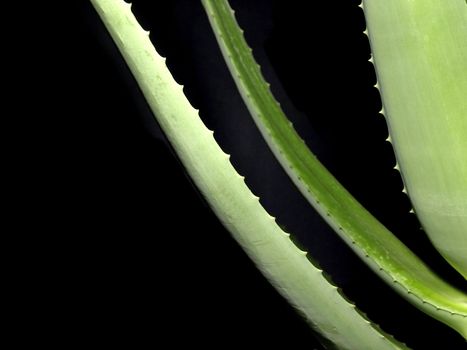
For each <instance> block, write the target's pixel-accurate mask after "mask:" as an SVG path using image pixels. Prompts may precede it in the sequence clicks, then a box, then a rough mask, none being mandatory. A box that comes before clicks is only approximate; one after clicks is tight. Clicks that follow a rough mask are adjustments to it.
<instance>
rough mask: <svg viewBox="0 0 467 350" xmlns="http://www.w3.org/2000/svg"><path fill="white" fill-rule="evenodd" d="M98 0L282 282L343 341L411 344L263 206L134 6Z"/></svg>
mask: <svg viewBox="0 0 467 350" xmlns="http://www.w3.org/2000/svg"><path fill="white" fill-rule="evenodd" d="M91 2H92V4H93V5H94V7H95V8H96V10H97V12H98V13H99V15H100V16H101V18H102V20H103V22H104V23H105V25H106V27H107V29H108V31H109V32H110V34H111V36H112V38H113V40H114V41H115V43H116V45H117V46H118V48H119V49H120V51H121V53H122V55H123V57H124V58H125V60H126V62H127V64H128V66H129V68H130V69H131V71H132V73H133V75H134V76H135V78H136V80H137V82H138V84H139V86H140V88H141V90H142V92H143V94H144V96H145V98H146V100H147V101H148V103H149V105H150V107H151V109H152V111H153V112H154V115H155V116H156V118H157V120H158V122H159V124H160V126H161V128H162V129H163V131H164V133H165V134H166V135H167V138H168V139H169V141H170V143H171V144H172V146H173V147H174V149H175V151H176V153H177V155H178V156H179V158H180V160H181V161H182V163H183V165H184V166H185V168H186V170H187V172H188V173H189V174H190V176H191V177H192V179H193V181H194V183H195V184H196V185H197V187H198V188H199V190H200V191H201V192H202V193H203V195H204V196H205V198H206V199H207V201H208V202H209V204H210V206H211V208H212V210H213V211H214V212H215V213H216V215H217V216H218V217H219V219H220V220H221V222H222V223H223V224H224V225H225V227H226V228H227V229H228V230H229V231H230V232H231V233H232V235H233V237H234V238H235V239H236V240H237V242H238V243H239V244H240V245H241V246H242V247H243V248H244V249H245V251H246V252H247V253H248V255H249V256H250V257H251V259H252V260H253V261H254V262H255V263H256V264H257V266H258V268H259V269H260V270H261V271H262V273H263V274H264V275H265V276H266V277H267V278H268V279H269V280H270V281H271V283H272V284H273V285H274V286H275V288H276V289H277V290H278V291H279V292H280V293H281V294H282V295H283V296H284V297H286V298H287V299H288V300H289V301H290V302H291V304H292V305H294V306H295V307H296V308H297V309H298V310H299V311H300V312H301V313H302V314H303V315H304V316H305V317H306V318H307V320H308V321H309V323H310V324H311V326H312V327H313V328H314V329H316V330H317V331H319V332H320V333H321V334H322V335H323V336H324V337H325V338H326V339H327V340H329V341H330V342H332V343H333V344H335V345H336V346H337V347H338V348H339V349H349V350H350V349H407V347H406V346H405V345H403V344H400V343H398V342H397V341H395V340H394V339H392V338H391V337H389V336H386V335H385V334H384V333H383V332H382V331H380V330H379V329H378V328H377V327H376V326H374V325H373V324H371V323H370V322H369V321H368V320H366V319H365V318H364V317H362V316H361V315H360V314H359V312H358V311H357V310H356V308H355V306H354V305H352V304H350V303H349V302H347V301H346V300H345V299H344V298H343V297H342V296H341V295H340V293H339V292H338V290H337V288H336V287H334V286H332V285H331V284H330V283H329V282H328V281H327V280H326V279H325V278H324V277H323V275H322V271H321V270H319V269H317V268H316V267H315V266H313V264H312V263H310V261H309V260H308V258H307V256H306V253H305V252H303V251H301V250H300V249H298V248H297V247H296V246H295V245H294V244H293V243H292V241H291V240H290V239H289V235H288V234H286V233H285V232H284V231H282V230H281V229H280V227H279V226H278V225H277V224H276V222H275V220H274V218H273V217H271V216H270V215H269V214H268V213H267V212H266V211H265V210H264V209H263V208H262V206H261V204H260V203H259V200H258V198H257V197H256V196H254V195H253V194H252V193H251V191H250V190H249V189H248V187H247V186H246V184H245V182H244V180H243V177H241V176H240V175H238V173H237V172H236V171H235V169H234V168H233V166H232V164H231V163H230V161H229V156H228V155H227V154H225V153H224V152H223V151H222V150H221V149H220V147H219V146H218V145H217V143H216V142H215V140H214V138H213V133H212V131H209V130H208V129H207V128H206V127H205V126H204V124H203V123H202V121H201V120H200V118H199V116H198V111H197V110H195V109H194V108H193V107H191V105H190V103H189V102H188V100H187V99H186V97H185V96H184V94H183V88H182V86H180V85H178V84H177V83H176V82H175V81H174V79H173V78H172V76H171V74H170V72H169V70H168V69H167V67H166V65H165V60H164V59H163V58H162V57H160V56H159V55H158V54H157V53H156V51H155V49H154V47H153V46H152V43H151V41H150V40H149V36H148V32H145V31H144V30H143V29H142V28H141V27H140V26H139V24H138V23H137V21H136V19H135V17H134V16H133V14H132V13H131V10H130V6H129V5H128V4H126V3H125V2H123V1H121V0H91ZM180 215H182V213H180Z"/></svg>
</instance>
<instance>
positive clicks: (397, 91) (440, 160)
mask: <svg viewBox="0 0 467 350" xmlns="http://www.w3.org/2000/svg"><path fill="white" fill-rule="evenodd" d="M364 10H365V15H366V18H367V25H368V33H369V38H370V42H371V47H372V51H373V55H374V62H375V66H376V71H377V75H378V81H379V84H380V87H381V95H382V98H383V104H384V110H385V114H386V119H387V122H388V126H389V132H390V135H391V138H392V141H393V144H394V149H395V152H396V156H397V160H398V163H399V167H400V170H401V173H402V176H403V179H404V183H405V186H406V189H407V192H408V194H409V196H410V199H411V201H412V204H413V206H414V209H415V212H416V214H417V216H418V218H419V219H420V221H421V223H422V225H423V228H424V229H425V231H426V233H427V234H428V236H429V238H430V239H431V241H432V242H433V244H434V245H435V247H436V248H437V249H438V250H439V252H440V253H441V254H442V255H443V256H444V257H445V259H446V260H447V261H448V262H449V263H451V265H452V266H454V267H455V268H456V269H457V270H458V271H459V272H460V273H461V274H462V275H463V276H464V278H467V6H465V3H464V2H463V1H462V0H446V1H440V0H423V1H421V0H419V1H405V0H393V1H385V0H369V1H368V0H367V1H364Z"/></svg>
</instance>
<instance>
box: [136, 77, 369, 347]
mask: <svg viewBox="0 0 467 350" xmlns="http://www.w3.org/2000/svg"><path fill="white" fill-rule="evenodd" d="M140 79H142V78H141V77H140ZM286 295H287V293H286ZM318 328H319V327H318ZM362 336H363V333H362ZM331 338H332V337H331ZM341 345H342V344H341Z"/></svg>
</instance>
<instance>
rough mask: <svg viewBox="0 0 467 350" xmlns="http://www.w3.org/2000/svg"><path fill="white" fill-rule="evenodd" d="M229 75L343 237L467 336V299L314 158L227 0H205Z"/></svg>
mask: <svg viewBox="0 0 467 350" xmlns="http://www.w3.org/2000/svg"><path fill="white" fill-rule="evenodd" d="M202 2H203V5H204V7H205V10H206V13H207V15H208V17H209V20H210V22H211V25H212V27H213V29H214V33H215V35H216V38H217V40H218V43H219V45H220V48H221V50H222V53H223V55H224V58H225V60H226V62H227V65H228V66H229V69H230V71H231V74H232V76H233V78H234V80H235V82H236V84H237V87H238V88H239V91H240V93H241V95H242V97H243V99H244V101H245V104H246V105H247V107H248V109H249V111H250V113H251V115H252V117H253V119H254V121H255V123H256V125H257V126H258V128H259V130H260V131H261V133H262V135H263V137H264V139H265V140H266V142H267V143H268V145H269V147H270V148H271V150H272V151H273V153H274V154H275V156H276V158H277V159H278V160H279V162H280V163H281V165H282V167H283V168H284V170H285V171H286V172H287V174H288V175H289V177H290V178H291V179H292V181H293V182H294V183H295V185H296V186H297V187H298V188H299V190H300V191H301V193H302V194H303V195H304V196H305V198H306V199H307V200H308V201H309V202H310V204H311V205H312V206H313V207H314V208H315V209H316V210H317V211H318V212H319V213H320V214H321V216H322V217H323V218H324V219H325V220H326V221H327V222H328V223H329V225H330V226H331V227H332V228H333V229H334V230H335V231H336V232H337V233H338V234H339V236H340V237H341V238H342V239H343V240H344V241H345V242H346V243H347V244H348V245H349V246H350V247H351V248H352V249H353V250H354V251H355V252H356V253H357V254H358V255H359V256H360V257H361V258H362V259H363V260H364V261H365V263H367V265H368V266H369V267H370V268H371V269H372V270H373V271H375V272H376V273H377V274H378V275H379V276H380V277H381V278H382V279H383V280H385V281H386V282H387V283H388V284H389V285H390V286H391V287H393V288H394V289H395V290H396V291H397V292H399V293H400V294H401V295H402V296H403V297H404V298H406V299H407V300H408V301H410V302H411V303H412V304H413V305H415V306H416V307H417V308H419V309H420V310H422V311H423V312H425V313H427V314H428V315H430V316H432V317H434V318H435V319H437V320H439V321H441V322H444V323H445V324H447V325H449V326H450V327H452V328H453V329H455V330H457V331H458V332H459V333H461V334H462V335H463V336H464V337H467V296H466V295H465V294H464V293H462V292H461V291H459V290H457V289H455V288H453V287H452V286H450V285H449V284H447V283H446V282H445V281H443V280H442V279H441V278H439V277H438V276H437V275H435V274H434V273H433V272H432V271H431V270H430V269H429V268H428V267H427V266H426V265H425V264H424V263H423V262H422V261H421V260H420V259H419V258H418V257H417V256H416V255H414V254H413V253H412V252H411V251H410V250H409V249H408V248H407V247H406V246H405V245H404V244H403V243H402V242H400V241H399V240H398V239H397V238H396V237H395V236H394V235H393V234H392V233H391V232H390V231H389V230H387V229H386V228H385V227H384V226H383V225H382V224H381V223H380V222H379V221H378V220H377V219H375V218H374V217H373V216H372V215H371V214H370V213H369V212H368V211H367V210H366V209H365V208H364V207H363V206H362V205H360V203H358V201H357V200H356V199H355V198H353V197H352V196H351V194H350V193H348V192H347V191H346V190H345V188H344V187H343V186H342V185H341V184H340V183H339V182H338V181H337V180H336V179H335V178H334V177H333V176H332V175H331V174H330V173H329V172H328V171H327V169H326V168H325V167H324V166H323V165H322V164H321V163H320V162H319V161H318V160H317V159H316V157H315V156H314V155H313V154H312V152H311V151H310V150H309V149H308V147H307V146H306V144H305V143H304V142H303V141H302V139H301V138H300V136H299V135H298V134H297V132H296V131H295V130H294V128H293V126H292V125H291V123H290V122H289V121H288V120H287V118H286V116H285V115H284V113H283V111H282V109H281V107H280V105H279V104H278V103H277V101H276V100H275V99H274V96H273V95H272V94H271V92H270V89H269V85H268V84H267V83H266V82H265V80H264V78H263V77H262V74H261V71H260V67H259V66H258V64H257V63H256V62H255V60H254V57H253V55H252V52H251V49H250V48H249V47H248V45H247V43H246V41H245V39H244V37H243V33H242V31H241V29H240V28H239V26H238V24H237V23H236V21H235V17H234V13H233V11H232V9H231V8H230V6H229V4H228V2H227V1H226V0H202Z"/></svg>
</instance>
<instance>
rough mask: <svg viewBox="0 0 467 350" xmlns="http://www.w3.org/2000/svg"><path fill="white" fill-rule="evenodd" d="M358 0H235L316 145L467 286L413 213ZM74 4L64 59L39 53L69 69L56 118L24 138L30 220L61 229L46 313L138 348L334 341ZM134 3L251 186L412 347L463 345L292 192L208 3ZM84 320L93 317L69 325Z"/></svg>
mask: <svg viewBox="0 0 467 350" xmlns="http://www.w3.org/2000/svg"><path fill="white" fill-rule="evenodd" d="M358 3H359V1H334V2H305V1H279V0H277V1H273V0H271V1H267V0H255V1H247V0H232V1H231V4H232V7H233V8H235V9H236V14H237V19H238V21H239V23H240V25H241V26H242V27H243V29H244V30H245V35H246V39H247V41H248V42H249V44H250V45H251V46H252V47H253V49H254V54H255V57H256V58H257V60H258V61H259V63H260V64H261V66H262V70H263V73H264V75H265V77H266V78H267V80H268V81H269V82H270V83H271V85H272V90H273V92H274V94H275V96H276V98H277V99H278V100H279V101H280V102H281V104H282V106H283V108H284V110H285V112H286V114H287V115H288V116H289V118H290V119H291V120H292V121H293V122H294V124H295V126H296V128H297V129H298V131H299V132H300V134H301V135H302V136H303V137H304V139H305V140H306V142H307V144H308V145H309V146H310V148H311V149H312V150H313V151H314V152H315V153H316V154H317V155H318V157H319V159H320V160H321V161H322V162H323V163H324V164H325V165H326V166H327V167H328V168H329V169H330V170H331V171H332V173H333V174H335V176H336V177H337V178H338V179H339V180H340V181H341V182H342V183H343V184H344V185H345V186H346V187H347V188H348V189H349V190H350V191H351V192H352V193H353V194H354V195H355V196H356V197H357V198H358V199H359V200H360V201H361V202H362V203H363V204H364V205H365V206H366V207H367V208H369V209H370V211H372V213H374V215H376V216H377V217H378V218H379V219H380V220H381V221H382V222H383V223H384V224H385V225H387V227H388V228H390V229H391V230H392V231H393V232H394V233H395V234H396V235H398V236H399V237H400V238H401V239H402V240H403V241H404V242H405V243H406V244H407V245H408V246H409V247H410V248H411V249H413V250H414V251H416V252H417V254H419V255H420V256H421V257H422V258H423V259H424V260H425V261H426V262H427V263H429V265H430V266H432V268H433V269H435V270H436V271H438V272H439V273H441V274H442V275H443V276H445V277H446V279H448V280H449V281H450V282H452V283H454V284H456V285H458V286H461V285H462V283H463V281H462V279H461V278H460V277H459V276H457V275H456V274H455V273H454V272H452V270H451V269H450V268H449V267H447V265H446V263H445V262H444V261H443V260H442V259H441V258H440V257H439V255H438V254H437V253H436V252H435V251H434V249H433V248H432V247H431V246H430V244H429V242H428V240H427V238H426V236H425V235H424V233H423V231H421V230H420V229H419V228H418V227H419V224H418V222H417V221H416V219H415V218H414V216H412V215H411V214H409V213H408V211H409V209H410V204H409V202H408V199H407V198H406V197H405V195H404V194H402V193H401V189H402V183H401V180H400V175H399V174H398V173H397V172H396V171H395V170H393V169H392V167H393V166H394V162H395V160H394V156H393V151H392V147H391V146H390V144H388V143H387V142H385V139H386V137H387V128H386V124H385V121H384V118H382V117H381V116H379V115H378V111H379V109H380V107H381V102H380V99H379V94H378V92H377V90H376V89H374V88H373V85H374V83H375V75H374V71H373V67H372V66H371V64H370V63H369V62H368V61H367V60H368V58H369V45H368V42H367V39H366V37H365V36H364V35H363V34H362V31H363V29H364V27H365V24H364V18H363V13H362V11H361V9H360V8H358V7H357V5H358ZM69 5H70V7H67V8H61V9H59V10H60V19H61V21H62V23H60V25H61V28H62V30H61V31H52V32H51V33H52V34H50V35H49V36H48V42H49V43H50V44H51V45H52V46H53V47H54V49H55V51H56V52H57V56H55V57H53V58H50V59H49V60H48V63H49V65H47V68H42V71H43V73H45V74H44V77H43V79H44V80H43V81H44V82H46V81H47V79H48V77H51V76H54V77H55V78H58V79H57V80H55V81H54V83H52V84H51V85H52V88H48V89H46V88H45V87H44V89H46V91H42V93H44V96H47V97H43V98H42V102H43V104H44V108H43V109H41V111H43V114H42V118H40V129H41V133H40V136H37V135H36V136H35V137H36V138H37V139H38V141H37V142H35V143H34V145H31V146H30V149H29V150H28V152H27V155H28V159H29V163H28V165H27V168H28V169H29V171H30V172H33V173H34V174H35V176H34V179H33V180H31V181H30V182H28V190H29V191H30V192H28V193H26V194H25V196H28V197H26V198H30V199H28V201H27V202H28V203H29V204H28V205H29V206H30V207H34V208H35V209H34V210H33V211H34V212H36V214H35V216H31V217H30V220H31V221H33V222H34V224H35V225H37V227H41V228H46V229H47V232H49V233H50V234H46V235H44V236H41V237H40V240H39V238H37V241H38V242H39V241H40V244H41V245H44V241H46V243H45V245H47V243H49V242H50V246H51V247H52V246H53V247H56V249H55V248H54V249H52V248H50V249H49V251H51V252H52V251H53V254H51V255H48V254H44V256H43V259H45V260H48V261H49V263H50V265H49V268H48V269H45V270H47V271H48V272H47V276H48V277H47V278H42V280H41V281H42V282H41V283H42V284H43V286H44V289H45V290H48V284H47V283H46V282H44V281H49V280H50V281H54V283H57V281H58V284H60V285H61V288H60V293H57V292H56V291H55V292H54V293H52V294H51V295H52V297H51V298H50V300H51V302H50V304H51V305H57V303H58V304H59V305H60V307H58V309H60V311H57V312H56V313H55V311H53V312H52V311H50V310H49V312H52V314H53V315H58V316H57V317H56V320H58V322H57V324H55V327H57V329H60V330H61V331H60V332H61V335H63V336H65V338H66V339H68V340H67V342H68V343H70V342H71V343H83V344H88V343H89V341H91V339H93V338H94V337H95V338H94V339H93V340H92V341H93V342H94V343H98V344H108V343H109V342H115V344H126V345H131V346H133V347H135V346H139V345H142V344H144V343H149V344H150V346H156V347H161V348H164V347H165V346H163V345H161V344H162V343H163V342H164V341H169V342H170V346H168V347H169V348H172V347H177V346H184V347H185V346H186V347H194V346H197V347H198V346H202V347H204V346H216V347H219V348H224V347H226V346H227V345H234V346H235V345H237V346H247V344H251V345H252V346H261V347H269V346H278V345H282V344H284V345H286V346H287V347H288V348H295V347H298V346H306V347H307V348H310V349H315V348H316V349H320V345H319V344H318V342H317V341H316V338H315V337H314V335H313V334H312V333H311V331H310V329H309V327H308V326H307V325H306V323H305V322H304V321H303V320H302V318H301V316H299V315H297V314H296V313H295V311H294V310H293V309H292V308H291V307H290V306H289V305H288V304H287V303H286V302H285V301H284V300H283V299H282V298H281V297H280V296H279V295H278V294H277V293H276V292H275V290H274V289H273V287H272V286H270V284H269V283H268V282H267V281H266V280H265V279H264V278H263V277H262V275H261V274H260V273H259V272H258V271H257V270H256V268H255V267H254V265H253V264H252V263H251V262H250V261H249V259H248V258H247V257H246V255H245V254H244V253H243V251H242V250H241V249H240V248H239V246H237V244H236V243H235V241H234V240H233V239H232V238H231V237H230V235H229V233H228V232H227V231H226V230H225V229H224V228H223V227H222V226H221V225H220V223H219V222H218V220H217V219H216V217H215V216H214V215H213V214H212V213H211V211H210V209H209V207H208V206H207V204H205V202H204V200H203V199H202V198H201V196H200V195H199V194H198V193H197V192H196V190H195V188H194V187H193V185H192V184H191V182H190V180H189V179H188V177H187V176H186V175H185V173H184V170H183V167H182V165H181V164H179V163H178V161H177V160H176V158H175V157H174V155H173V152H172V150H171V149H170V147H169V146H168V143H167V142H166V141H165V139H164V137H163V135H162V133H161V132H160V130H159V128H158V126H157V124H156V122H155V121H154V119H153V117H152V115H151V113H150V111H149V110H148V107H147V106H146V104H145V102H144V99H143V98H142V96H141V95H140V93H139V90H138V88H137V86H136V84H135V82H134V81H133V78H132V77H131V74H130V73H129V71H128V70H127V68H126V66H125V64H124V62H123V61H122V59H121V58H120V56H119V53H118V51H117V50H116V48H115V47H114V46H113V44H112V41H111V40H110V38H109V36H108V35H107V33H106V31H105V28H104V27H103V25H102V24H101V22H100V20H99V18H98V16H97V15H96V14H95V12H94V10H93V8H92V6H91V4H90V3H89V2H87V1H70V2H69ZM133 9H134V12H135V13H136V16H137V18H138V19H139V20H140V22H141V23H142V25H143V27H144V28H145V29H150V30H151V39H152V41H153V42H154V43H155V45H156V47H157V49H158V51H159V53H160V54H162V55H163V56H166V57H167V62H168V66H169V68H170V69H171V71H172V73H173V75H174V77H175V79H176V80H177V81H178V82H179V83H182V84H183V85H184V86H185V93H186V95H187V96H188V98H189V100H190V101H191V103H192V104H193V105H194V106H195V107H196V108H199V109H200V111H201V117H202V119H203V121H204V122H205V123H206V125H207V126H208V127H209V128H210V129H213V130H214V131H215V137H216V139H217V141H218V142H219V144H220V145H221V147H222V148H223V149H224V150H225V151H226V152H227V153H230V154H231V155H232V158H231V159H232V162H233V164H234V166H235V167H236V169H237V170H238V172H239V173H240V174H242V175H244V176H246V181H247V184H248V185H249V186H250V188H251V189H252V191H253V192H254V193H255V194H257V195H258V196H260V198H261V202H262V204H263V205H264V206H265V208H266V209H267V210H268V211H269V212H270V213H271V214H272V215H274V216H276V217H277V220H278V222H279V223H280V224H281V225H282V226H283V227H285V229H286V230H287V231H289V232H291V233H292V234H293V235H294V240H295V241H296V242H297V244H298V245H300V246H301V247H303V248H305V249H306V250H308V251H309V252H310V253H311V255H312V256H313V257H314V258H315V259H316V260H317V261H318V262H319V263H320V265H321V266H322V267H323V268H324V270H325V271H327V272H328V273H329V274H330V275H331V277H332V279H333V281H334V282H335V283H336V284H337V285H338V286H339V287H341V288H342V289H343V291H344V293H345V294H346V295H347V296H348V297H349V298H350V299H351V300H353V301H355V302H356V304H357V306H358V307H359V308H360V309H361V310H363V311H364V312H365V313H367V314H368V316H369V318H370V319H372V320H373V321H375V322H376V323H378V324H380V325H381V326H382V328H383V329H384V330H385V331H386V332H389V333H391V334H393V335H395V336H396V337H397V338H398V339H399V340H401V341H403V342H406V343H407V344H408V345H409V346H411V347H413V348H415V349H427V348H446V349H460V348H462V347H463V346H464V345H465V342H464V341H463V339H462V338H461V337H460V336H458V335H457V334H456V333H455V332H453V331H451V330H450V329H449V328H447V327H445V326H443V325H441V324H439V323H438V322H436V321H434V320H431V319H429V318H428V317H424V315H423V314H421V313H420V312H419V311H418V310H416V309H415V308H413V307H412V306H410V305H409V304H408V303H406V302H405V301H403V300H401V298H399V297H398V296H397V295H396V294H395V293H394V292H393V291H392V290H391V289H389V288H388V287H387V286H386V285H385V284H384V283H383V282H381V281H380V280H379V279H378V278H377V277H375V276H373V274H372V273H371V272H369V271H368V269H367V268H366V267H365V266H364V265H363V264H362V263H361V262H360V261H359V260H358V259H357V258H356V257H355V256H354V255H353V253H352V252H351V251H349V250H348V249H347V247H346V246H344V244H343V243H341V242H340V240H339V239H338V238H337V237H336V235H335V234H334V233H333V232H332V231H331V230H330V229H329V228H328V227H327V226H326V224H324V223H323V221H322V220H321V219H320V218H319V217H318V216H317V214H316V213H315V212H314V211H313V209H311V208H310V207H309V206H308V204H307V203H306V202H305V200H304V199H303V198H302V197H301V196H300V195H299V193H298V192H297V191H296V190H295V189H294V187H293V185H292V184H291V182H290V181H289V180H288V178H287V176H286V175H285V173H284V172H283V171H282V170H281V168H280V167H279V166H278V165H277V163H276V161H275V160H274V159H273V156H272V155H271V153H270V152H269V150H268V149H267V147H266V145H265V144H264V142H263V140H262V139H261V137H260V135H259V133H258V132H257V130H256V129H255V127H254V125H253V123H252V121H251V120H250V117H249V115H248V112H247V110H246V108H245V106H244V105H243V103H242V101H241V98H240V96H239V94H238V93H237V92H236V88H235V86H234V83H233V81H232V79H231V78H230V76H229V72H228V70H227V68H226V66H225V64H224V63H223V59H222V56H221V54H220V51H219V49H218V48H217V45H216V42H215V39H214V36H213V34H212V33H211V31H210V27H209V23H208V21H207V18H206V16H205V14H204V12H203V8H202V6H201V3H200V2H199V1H190V0H172V1H134V6H133ZM44 25H45V24H44ZM63 33H66V40H64V39H63V36H62V35H63ZM30 37H31V40H32V41H34V40H36V39H37V38H35V37H34V33H30ZM39 39H41V38H39ZM50 63H52V64H51V65H50ZM55 63H56V64H55ZM44 67H45V66H44ZM33 125H34V124H33ZM33 132H34V131H33ZM36 138H34V140H36ZM213 171H214V170H213ZM25 192H27V191H26V190H25ZM44 199H47V201H44ZM50 256H53V258H51V257H50ZM32 271H34V269H33V268H32ZM40 271H43V269H42V268H41V269H40ZM57 300H60V301H57ZM70 317H71V319H75V320H79V321H74V322H71V321H63V322H60V320H69V319H70ZM51 334H53V333H45V334H44V333H42V335H41V336H42V337H44V338H45V339H46V338H47V336H48V335H51Z"/></svg>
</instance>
